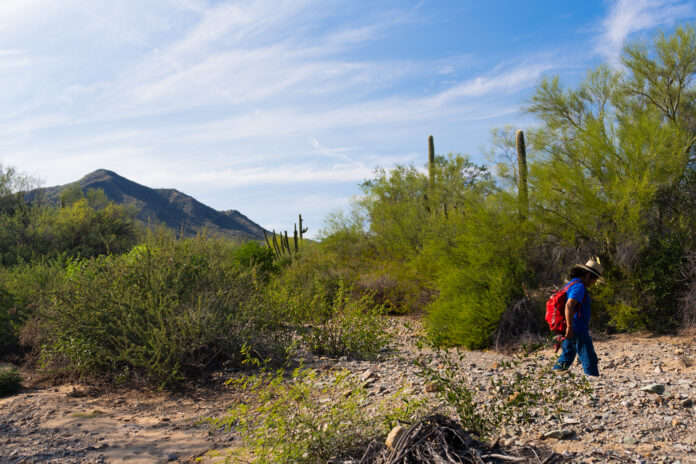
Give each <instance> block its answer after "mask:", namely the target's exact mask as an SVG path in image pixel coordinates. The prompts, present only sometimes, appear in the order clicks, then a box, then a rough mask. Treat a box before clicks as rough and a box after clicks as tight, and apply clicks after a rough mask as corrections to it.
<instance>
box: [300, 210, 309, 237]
mask: <svg viewBox="0 0 696 464" xmlns="http://www.w3.org/2000/svg"><path fill="white" fill-rule="evenodd" d="M299 222H300V240H303V239H304V234H306V233H307V230H309V227H305V228H304V229H303V228H302V215H301V214H300V220H299Z"/></svg>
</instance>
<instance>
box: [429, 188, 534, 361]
mask: <svg viewBox="0 0 696 464" xmlns="http://www.w3.org/2000/svg"><path fill="white" fill-rule="evenodd" d="M514 211H515V210H513V212H514ZM440 230H441V234H439V235H440V236H441V237H442V240H440V239H434V240H433V241H431V242H430V243H429V244H428V246H427V248H426V250H425V252H424V256H427V257H428V258H429V261H431V262H432V261H436V262H437V263H438V269H436V270H435V271H434V272H437V287H438V289H439V295H438V297H437V299H435V300H434V302H433V303H432V304H431V305H430V306H429V307H428V314H427V326H428V330H429V333H430V336H431V339H432V340H434V341H436V342H437V343H443V344H447V345H453V344H454V345H464V346H466V347H467V348H470V349H473V348H484V347H486V346H488V345H489V343H490V341H491V336H492V334H493V332H494V331H495V329H496V327H497V326H498V323H499V322H500V319H501V317H502V315H503V313H504V312H505V310H506V309H507V308H508V305H509V304H510V303H511V302H512V301H514V300H516V299H520V298H522V297H523V296H524V293H523V283H524V282H525V280H526V281H527V282H529V280H531V279H532V278H533V276H532V275H531V273H530V271H529V270H528V269H527V267H526V262H525V260H524V250H525V246H526V241H527V236H528V233H527V232H526V230H525V225H524V224H520V222H519V220H518V218H517V215H516V213H515V214H509V207H507V206H506V205H505V203H504V202H501V201H500V197H497V198H487V199H486V198H484V199H482V203H481V204H480V205H479V206H478V207H477V208H474V207H471V208H470V209H468V210H466V211H465V212H464V213H463V214H461V215H451V216H449V217H448V219H447V220H446V221H442V224H441V228H440Z"/></svg>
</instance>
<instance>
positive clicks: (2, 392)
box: [0, 368, 22, 396]
mask: <svg viewBox="0 0 696 464" xmlns="http://www.w3.org/2000/svg"><path fill="white" fill-rule="evenodd" d="M21 388H22V377H21V376H20V375H19V371H18V370H17V369H15V368H11V369H4V368H0V396H6V395H12V394H14V393H17V392H18V391H19V390H20V389H21Z"/></svg>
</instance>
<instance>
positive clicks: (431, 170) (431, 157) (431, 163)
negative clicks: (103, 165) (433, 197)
mask: <svg viewBox="0 0 696 464" xmlns="http://www.w3.org/2000/svg"><path fill="white" fill-rule="evenodd" d="M434 184H435V141H434V140H433V136H432V135H429V136H428V186H429V187H430V189H432V188H433V186H434Z"/></svg>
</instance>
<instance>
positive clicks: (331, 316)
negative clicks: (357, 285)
mask: <svg viewBox="0 0 696 464" xmlns="http://www.w3.org/2000/svg"><path fill="white" fill-rule="evenodd" d="M312 303H313V304H312V312H311V318H310V320H311V322H312V327H311V328H310V330H309V332H308V333H307V334H305V335H304V339H305V342H306V343H307V344H308V345H309V347H310V349H311V350H312V351H313V352H315V353H317V354H326V355H330V356H343V355H346V356H351V357H354V358H372V357H374V356H375V355H376V354H377V353H378V352H379V350H380V349H382V348H384V347H386V346H387V344H388V343H389V341H390V339H391V337H390V336H389V334H388V333H387V331H386V325H387V323H386V320H385V319H384V317H383V316H384V314H385V310H384V307H382V306H374V302H373V301H372V299H371V298H370V297H369V296H368V295H364V296H362V297H361V298H359V299H355V298H352V297H351V296H350V294H349V288H348V287H347V286H346V285H345V284H344V283H343V281H341V282H340V283H339V286H338V289H337V290H336V293H335V294H334V296H333V298H331V299H328V298H326V297H325V295H322V294H320V293H318V294H317V295H316V298H315V299H314V300H313V302H312Z"/></svg>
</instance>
